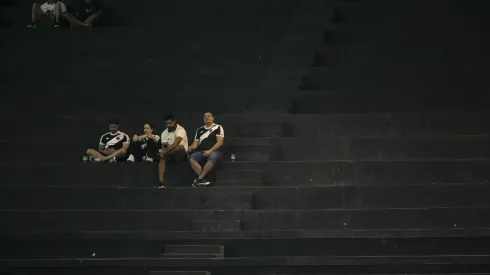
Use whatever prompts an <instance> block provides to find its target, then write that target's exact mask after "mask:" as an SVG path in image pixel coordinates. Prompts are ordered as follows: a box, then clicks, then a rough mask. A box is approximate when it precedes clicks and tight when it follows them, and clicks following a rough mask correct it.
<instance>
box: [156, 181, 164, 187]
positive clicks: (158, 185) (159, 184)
mask: <svg viewBox="0 0 490 275" xmlns="http://www.w3.org/2000/svg"><path fill="white" fill-rule="evenodd" d="M155 188H167V186H165V183H163V182H159V183H158V184H157V185H156V186H155Z"/></svg>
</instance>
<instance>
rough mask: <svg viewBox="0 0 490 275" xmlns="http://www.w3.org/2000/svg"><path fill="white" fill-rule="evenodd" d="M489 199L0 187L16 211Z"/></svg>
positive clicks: (313, 189) (305, 190)
mask: <svg viewBox="0 0 490 275" xmlns="http://www.w3.org/2000/svg"><path fill="white" fill-rule="evenodd" d="M384 194H390V196H384ZM489 195H490V184H458V185H454V184H452V185H447V184H435V185H406V186H334V187H318V186H309V187H293V186H292V187H242V188H240V187H238V188H237V187H225V188H224V187H218V188H200V189H195V188H169V189H166V190H162V191H160V190H154V189H150V188H123V189H121V188H115V187H107V188H97V189H94V188H90V187H53V188H51V187H49V188H46V187H31V188H25V187H3V188H2V187H0V208H1V209H3V210H17V211H29V210H35V211H41V210H72V211H75V210H79V211H90V210H97V211H104V210H107V211H117V210H121V211H122V210H149V211H154V210H187V211H193V210H280V211H283V210H329V209H331V210H334V209H337V210H342V209H345V210H350V209H354V210H355V209H364V210H370V209H372V210H380V209H407V208H411V209H426V208H455V207H466V208H467V207H473V208H476V207H489V206H490V201H488V200H487V198H488V196H489ZM48 196H49V197H50V198H51V200H50V201H48V202H46V201H45V200H43V199H41V198H44V197H48ZM38 198H39V199H38ZM468 198H471V199H468ZM196 249H197V248H196Z"/></svg>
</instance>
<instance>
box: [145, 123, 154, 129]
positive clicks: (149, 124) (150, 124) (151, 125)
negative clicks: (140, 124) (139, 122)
mask: <svg viewBox="0 0 490 275" xmlns="http://www.w3.org/2000/svg"><path fill="white" fill-rule="evenodd" d="M145 125H148V126H150V128H151V129H155V127H154V126H153V124H152V123H145Z"/></svg>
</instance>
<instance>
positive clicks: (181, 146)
mask: <svg viewBox="0 0 490 275" xmlns="http://www.w3.org/2000/svg"><path fill="white" fill-rule="evenodd" d="M163 118H164V120H165V125H166V126H167V129H165V131H163V133H162V137H161V139H160V140H161V142H162V149H161V150H160V163H159V165H158V181H159V184H158V188H165V185H164V178H165V177H164V175H165V162H166V161H167V160H172V159H173V160H176V161H179V160H182V159H184V158H185V157H186V156H187V149H188V148H189V141H188V139H187V132H186V131H185V129H184V127H182V126H180V125H179V124H177V121H176V120H175V116H174V115H173V114H166V115H165V116H164V117H163Z"/></svg>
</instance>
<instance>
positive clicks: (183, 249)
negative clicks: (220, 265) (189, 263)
mask: <svg viewBox="0 0 490 275" xmlns="http://www.w3.org/2000/svg"><path fill="white" fill-rule="evenodd" d="M165 254H212V255H221V256H223V255H224V246H222V245H203V244H200V245H198V244H194V245H189V244H182V245H165Z"/></svg>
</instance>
